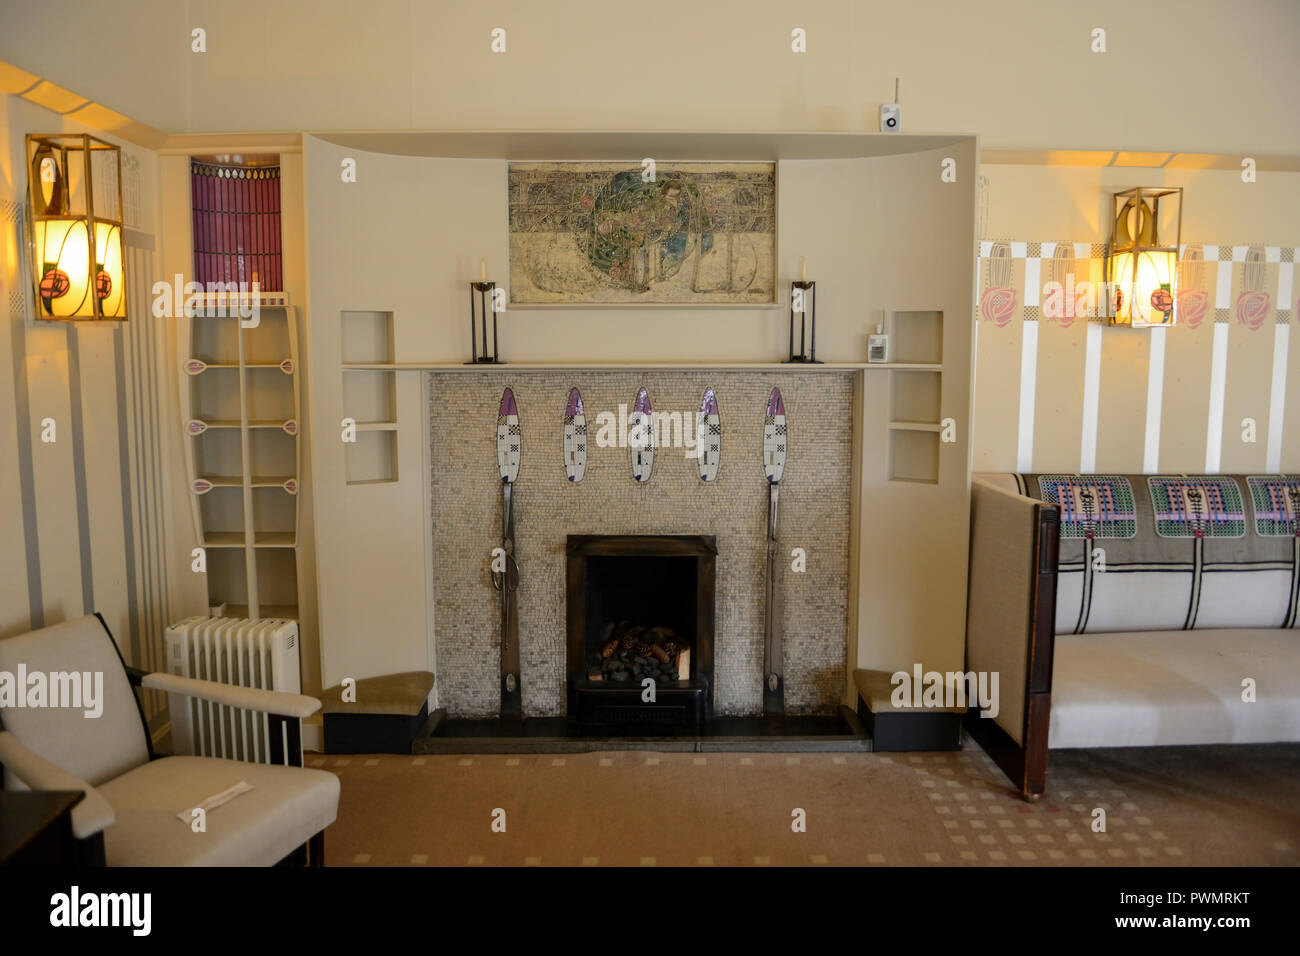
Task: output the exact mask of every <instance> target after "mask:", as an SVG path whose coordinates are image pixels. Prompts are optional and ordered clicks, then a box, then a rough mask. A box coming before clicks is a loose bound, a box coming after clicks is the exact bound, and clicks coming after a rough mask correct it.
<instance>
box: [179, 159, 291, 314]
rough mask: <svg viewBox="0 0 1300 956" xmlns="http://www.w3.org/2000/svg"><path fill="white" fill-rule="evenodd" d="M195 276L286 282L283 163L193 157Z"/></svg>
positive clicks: (271, 284) (266, 286)
mask: <svg viewBox="0 0 1300 956" xmlns="http://www.w3.org/2000/svg"><path fill="white" fill-rule="evenodd" d="M190 176H191V184H190V197H191V224H192V228H191V237H192V243H193V246H194V278H195V281H197V282H198V283H199V284H201V285H204V286H206V284H207V283H209V282H244V283H252V281H253V273H254V272H256V273H257V274H258V284H259V286H260V288H261V289H262V290H280V289H283V288H284V278H283V274H282V268H281V267H282V255H281V248H280V170H279V167H278V166H261V167H252V168H249V167H235V166H217V165H213V164H211V163H200V162H198V161H191V164H190Z"/></svg>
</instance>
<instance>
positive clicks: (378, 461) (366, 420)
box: [339, 311, 399, 485]
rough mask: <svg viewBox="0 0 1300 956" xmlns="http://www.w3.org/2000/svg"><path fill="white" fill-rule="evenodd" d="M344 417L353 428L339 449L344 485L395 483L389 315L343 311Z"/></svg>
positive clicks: (393, 381)
mask: <svg viewBox="0 0 1300 956" xmlns="http://www.w3.org/2000/svg"><path fill="white" fill-rule="evenodd" d="M339 330H340V335H341V336H342V342H341V345H342V355H343V358H344V359H345V360H350V361H345V362H344V364H343V414H344V415H346V416H347V417H348V418H350V419H351V420H352V421H353V422H355V423H356V436H355V441H349V442H348V443H347V444H346V446H345V448H344V464H345V473H344V480H345V481H346V482H347V483H348V484H349V485H380V484H385V483H387V482H394V481H397V375H396V374H395V373H396V372H397V371H398V370H399V367H398V365H397V364H396V363H395V362H394V361H393V359H394V358H395V357H396V354H397V352H396V344H395V341H394V336H393V313H391V312H358V311H351V312H343V313H342V314H341V315H340V316H339Z"/></svg>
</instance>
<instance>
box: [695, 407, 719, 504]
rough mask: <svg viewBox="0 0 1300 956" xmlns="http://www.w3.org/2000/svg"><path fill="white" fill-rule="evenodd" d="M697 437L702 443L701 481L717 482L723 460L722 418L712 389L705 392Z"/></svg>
mask: <svg viewBox="0 0 1300 956" xmlns="http://www.w3.org/2000/svg"><path fill="white" fill-rule="evenodd" d="M695 435H696V440H697V441H698V442H699V443H700V444H699V456H700V481H716V480H717V477H718V465H719V463H720V462H721V460H722V418H721V417H720V416H719V415H718V399H717V397H716V396H715V395H714V393H713V389H712V388H706V389H705V390H704V399H703V401H701V402H700V411H699V414H698V415H697V417H696V421H695Z"/></svg>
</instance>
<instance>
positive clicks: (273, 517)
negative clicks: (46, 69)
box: [179, 292, 301, 619]
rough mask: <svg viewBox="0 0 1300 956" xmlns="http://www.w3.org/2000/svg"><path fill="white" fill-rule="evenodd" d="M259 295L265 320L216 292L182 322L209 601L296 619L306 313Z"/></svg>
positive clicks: (280, 297) (193, 482)
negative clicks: (248, 315)
mask: <svg viewBox="0 0 1300 956" xmlns="http://www.w3.org/2000/svg"><path fill="white" fill-rule="evenodd" d="M257 301H258V313H259V316H258V321H257V322H256V324H252V321H251V320H242V321H241V319H240V318H239V313H240V311H241V310H240V309H239V308H238V305H239V304H240V303H239V300H238V299H236V298H234V297H231V298H230V299H222V300H219V299H217V298H215V297H212V296H211V295H210V296H209V299H208V302H207V308H205V309H204V312H205V313H206V314H204V315H197V316H193V317H191V318H187V319H185V320H184V321H183V322H182V323H181V329H182V332H181V336H180V342H179V346H180V351H181V355H182V372H183V374H182V381H181V395H180V399H181V412H182V416H183V418H184V420H185V433H186V436H187V440H186V461H187V466H188V468H189V480H190V493H191V499H192V503H193V515H194V523H195V529H196V532H197V534H198V540H199V542H200V543H201V545H202V547H203V549H204V552H205V554H204V557H205V561H206V565H207V583H208V603H209V605H210V606H213V607H216V606H218V605H221V604H225V605H226V611H225V616H227V617H248V618H254V619H257V618H295V619H296V618H297V616H298V561H297V547H298V483H299V467H300V457H301V456H300V451H299V417H300V414H301V412H300V408H299V401H300V398H299V382H298V376H299V367H298V332H297V317H296V314H295V312H294V308H293V306H291V305H290V304H289V297H288V295H287V294H286V293H283V292H269V293H268V292H263V293H259V294H258V296H257ZM248 302H249V299H248V298H245V299H244V300H243V304H244V306H245V308H244V309H243V311H245V312H247V311H248V309H247V305H248ZM223 306H224V307H223Z"/></svg>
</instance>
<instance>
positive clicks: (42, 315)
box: [27, 133, 127, 320]
mask: <svg viewBox="0 0 1300 956" xmlns="http://www.w3.org/2000/svg"><path fill="white" fill-rule="evenodd" d="M27 170H28V173H27V175H28V194H29V198H30V201H31V209H32V217H31V218H32V225H31V249H32V284H33V286H34V288H35V292H36V317H37V318H38V319H74V320H79V319H109V320H122V319H125V318H126V317H127V316H126V274H125V269H124V266H123V262H122V151H121V149H120V148H119V147H117V146H114V145H113V144H112V143H106V142H104V141H103V140H101V139H96V138H95V137H94V136H87V135H85V134H80V133H79V134H70V133H68V134H65V133H52V134H49V135H39V136H38V135H30V134H29V135H28V137H27Z"/></svg>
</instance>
